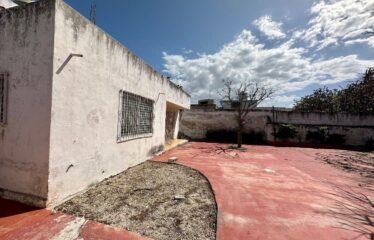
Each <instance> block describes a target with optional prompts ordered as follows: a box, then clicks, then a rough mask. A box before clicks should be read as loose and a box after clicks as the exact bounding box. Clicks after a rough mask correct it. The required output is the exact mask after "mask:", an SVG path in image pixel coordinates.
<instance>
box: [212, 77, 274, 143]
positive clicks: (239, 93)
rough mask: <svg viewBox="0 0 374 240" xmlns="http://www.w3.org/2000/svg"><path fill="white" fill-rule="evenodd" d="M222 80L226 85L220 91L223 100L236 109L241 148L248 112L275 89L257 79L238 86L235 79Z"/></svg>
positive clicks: (238, 137)
mask: <svg viewBox="0 0 374 240" xmlns="http://www.w3.org/2000/svg"><path fill="white" fill-rule="evenodd" d="M222 81H223V85H224V87H223V88H222V89H220V90H219V91H218V93H219V95H220V96H221V97H222V100H224V101H227V102H228V103H229V104H230V105H231V106H232V108H233V109H234V110H235V111H236V121H237V144H238V148H241V147H242V142H243V137H242V136H243V130H244V126H245V123H246V117H247V115H248V113H249V112H250V111H251V110H252V109H253V108H254V107H256V106H257V105H258V104H260V103H261V102H263V101H264V100H265V99H267V98H269V97H271V96H272V95H273V94H274V91H273V89H272V88H268V87H265V86H262V85H261V84H259V83H258V82H256V81H244V82H242V83H240V85H239V86H237V87H236V86H235V85H234V81H233V80H229V79H224V80H222Z"/></svg>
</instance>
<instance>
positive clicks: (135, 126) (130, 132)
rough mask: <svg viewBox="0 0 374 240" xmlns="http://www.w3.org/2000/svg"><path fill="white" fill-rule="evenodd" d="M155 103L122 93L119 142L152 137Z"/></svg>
mask: <svg viewBox="0 0 374 240" xmlns="http://www.w3.org/2000/svg"><path fill="white" fill-rule="evenodd" d="M153 103H154V102H153V101H152V100H150V99H147V98H144V97H141V96H139V95H136V94H133V93H129V92H126V91H120V109H119V126H118V141H119V142H122V141H127V140H132V139H137V138H144V137H151V136H152V134H153Z"/></svg>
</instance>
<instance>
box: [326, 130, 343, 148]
mask: <svg viewBox="0 0 374 240" xmlns="http://www.w3.org/2000/svg"><path fill="white" fill-rule="evenodd" d="M326 143H328V144H333V145H343V144H344V143H345V135H343V134H337V133H334V134H329V135H328V137H327V142H326Z"/></svg>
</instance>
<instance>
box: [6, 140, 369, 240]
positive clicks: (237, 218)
mask: <svg viewBox="0 0 374 240" xmlns="http://www.w3.org/2000/svg"><path fill="white" fill-rule="evenodd" d="M220 147H223V148H225V147H227V145H220V144H210V143H188V144H186V145H184V146H181V147H178V148H176V149H173V150H171V151H168V152H166V153H165V154H163V155H161V156H158V157H156V158H155V159H154V160H157V161H166V160H167V159H168V158H169V157H171V156H176V157H178V163H180V164H184V165H186V166H190V167H192V168H195V169H197V170H199V171H200V172H202V173H203V174H204V175H205V176H206V177H207V178H208V179H209V181H210V182H211V184H212V188H213V190H214V192H215V195H216V200H217V204H218V230H217V239H219V240H235V239H238V240H252V239H261V240H266V239H269V240H270V239H271V240H292V239H297V240H300V239H305V240H334V239H352V238H354V237H356V236H357V234H355V233H353V232H351V231H348V230H342V229H339V228H337V227H336V226H337V222H338V219H336V218H334V217H333V216H330V215H329V214H326V212H327V211H328V209H329V208H330V207H331V206H332V204H334V203H333V202H334V201H333V199H331V195H330V193H335V191H336V190H335V188H334V185H338V186H344V187H345V186H351V187H355V186H357V181H356V179H355V177H354V176H353V175H350V174H347V173H344V172H342V171H340V170H337V169H335V168H332V167H330V166H328V165H325V164H322V163H321V162H318V161H317V160H315V154H316V153H318V152H326V153H334V152H338V151H339V150H326V149H323V150H318V149H307V148H281V147H270V146H246V148H247V149H248V151H247V152H238V151H234V152H227V153H224V152H222V150H221V148H220ZM0 239H1V240H18V239H20V240H21V239H22V240H23V239H27V240H28V239H38V240H43V239H54V240H59V239H62V240H70V239H85V240H91V239H95V240H96V239H103V240H105V239H108V240H109V239H110V240H114V239H129V240H132V239H134V240H138V239H139V240H140V239H145V238H143V237H141V236H138V235H136V234H134V233H131V232H128V231H126V230H122V229H115V228H112V227H109V226H105V225H103V224H99V223H96V222H92V221H85V220H84V219H81V218H77V217H74V216H69V215H65V214H62V213H52V212H51V211H49V210H46V209H35V208H31V207H27V206H24V205H21V204H18V203H15V202H12V201H8V200H3V199H0ZM358 239H360V238H358ZM362 239H364V238H362Z"/></svg>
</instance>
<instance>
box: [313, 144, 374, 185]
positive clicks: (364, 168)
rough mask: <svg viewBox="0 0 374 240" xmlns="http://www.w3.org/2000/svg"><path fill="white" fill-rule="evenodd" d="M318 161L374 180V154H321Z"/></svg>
mask: <svg viewBox="0 0 374 240" xmlns="http://www.w3.org/2000/svg"><path fill="white" fill-rule="evenodd" d="M317 159H318V160H322V161H324V162H325V163H327V164H330V165H332V166H334V167H336V168H339V169H341V170H344V171H346V172H352V173H356V174H359V175H361V176H362V177H364V178H367V179H370V180H374V152H353V151H344V152H342V153H339V154H322V153H319V154H317Z"/></svg>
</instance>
